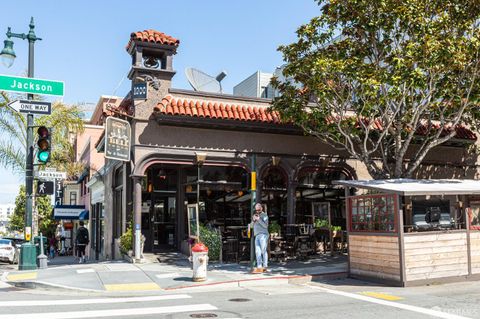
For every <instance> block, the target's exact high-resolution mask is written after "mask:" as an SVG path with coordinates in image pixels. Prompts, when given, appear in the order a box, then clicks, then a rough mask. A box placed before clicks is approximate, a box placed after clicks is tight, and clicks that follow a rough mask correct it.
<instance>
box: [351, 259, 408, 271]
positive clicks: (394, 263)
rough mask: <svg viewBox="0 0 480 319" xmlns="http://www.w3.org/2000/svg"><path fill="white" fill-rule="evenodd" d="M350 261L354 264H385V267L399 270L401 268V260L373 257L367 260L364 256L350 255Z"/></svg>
mask: <svg viewBox="0 0 480 319" xmlns="http://www.w3.org/2000/svg"><path fill="white" fill-rule="evenodd" d="M350 262H351V263H354V264H367V265H372V266H380V267H382V266H385V267H390V268H394V269H397V270H400V261H399V260H398V259H397V260H391V261H388V260H382V259H372V258H369V259H368V260H365V258H363V257H353V256H350Z"/></svg>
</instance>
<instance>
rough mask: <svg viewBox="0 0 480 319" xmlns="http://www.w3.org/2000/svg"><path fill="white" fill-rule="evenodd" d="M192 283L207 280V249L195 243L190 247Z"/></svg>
mask: <svg viewBox="0 0 480 319" xmlns="http://www.w3.org/2000/svg"><path fill="white" fill-rule="evenodd" d="M192 257H193V281H205V280H207V265H208V247H207V246H205V245H204V244H202V243H197V244H195V246H193V247H192Z"/></svg>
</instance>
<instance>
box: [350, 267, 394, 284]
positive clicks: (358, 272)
mask: <svg viewBox="0 0 480 319" xmlns="http://www.w3.org/2000/svg"><path fill="white" fill-rule="evenodd" d="M350 272H351V273H352V274H353V275H359V276H369V277H375V278H380V279H390V280H395V281H400V275H392V274H383V273H379V272H372V271H368V270H362V269H351V270H350Z"/></svg>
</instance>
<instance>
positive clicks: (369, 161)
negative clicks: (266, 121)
mask: <svg viewBox="0 0 480 319" xmlns="http://www.w3.org/2000/svg"><path fill="white" fill-rule="evenodd" d="M317 2H318V4H319V6H320V15H319V16H318V17H315V18H313V19H312V20H311V21H310V22H309V23H307V24H305V25H303V26H301V27H300V28H299V29H298V30H297V36H298V41H297V42H295V43H293V44H290V45H285V46H281V47H280V48H279V51H281V52H282V54H283V58H284V60H285V61H286V65H285V67H284V69H283V75H284V77H285V79H286V80H285V79H284V80H280V79H274V80H273V84H274V86H276V87H277V89H278V91H279V93H280V96H279V97H278V98H276V99H275V100H274V102H273V108H272V109H274V110H277V111H278V112H279V113H280V115H281V117H282V118H283V119H284V120H285V121H289V122H293V123H296V124H297V125H299V126H301V127H302V128H303V129H304V131H305V132H306V133H307V134H310V135H313V136H316V137H318V138H319V139H320V140H322V141H323V142H326V143H328V144H330V145H332V146H334V147H336V148H338V149H341V150H343V151H346V152H347V153H348V154H349V155H350V156H351V157H352V158H355V159H358V160H360V161H362V162H363V163H365V165H366V167H367V169H368V171H369V173H370V175H371V176H372V177H374V178H393V177H411V176H412V174H414V172H415V171H416V170H417V168H418V167H419V165H420V163H421V162H422V161H423V160H424V158H425V156H426V155H427V154H428V153H429V152H430V151H431V150H432V149H433V148H435V147H436V146H438V145H440V144H442V143H445V142H447V141H448V140H450V139H452V138H454V137H455V136H456V133H457V128H458V127H459V126H460V125H467V126H468V127H470V128H472V129H474V130H475V129H478V124H479V123H478V120H479V117H480V108H479V107H478V97H479V80H478V77H479V62H480V60H479V48H480V28H479V23H480V6H479V5H478V1H476V0H442V1H431V0H402V1H400V0H357V1H338V0H328V1H317Z"/></svg>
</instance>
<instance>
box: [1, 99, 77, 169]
mask: <svg viewBox="0 0 480 319" xmlns="http://www.w3.org/2000/svg"><path fill="white" fill-rule="evenodd" d="M0 99H1V102H0V134H2V135H3V136H4V137H5V138H4V139H0V165H1V166H3V167H4V168H6V169H11V170H12V171H13V172H14V173H17V174H19V175H20V174H24V173H25V150H26V140H27V138H26V132H27V121H26V116H25V115H24V114H22V113H18V112H16V111H14V110H12V109H10V108H9V107H8V106H7V104H8V103H9V101H10V98H9V96H8V95H7V94H6V93H5V92H0ZM81 115H82V112H81V110H80V108H79V107H78V106H76V105H71V106H69V105H66V104H63V103H61V102H55V103H53V105H52V114H51V115H44V116H35V125H37V126H38V125H45V126H47V127H51V128H52V129H53V132H52V145H53V151H52V154H51V161H50V163H49V164H48V165H49V166H51V167H55V168H57V169H59V170H65V171H67V173H68V174H69V175H75V174H77V173H79V171H80V170H81V169H83V167H80V166H79V165H78V164H77V163H75V161H74V159H75V154H74V149H73V145H72V143H71V140H70V138H69V137H70V136H71V133H72V132H73V133H76V132H79V131H82V130H83V120H82V118H81Z"/></svg>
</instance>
